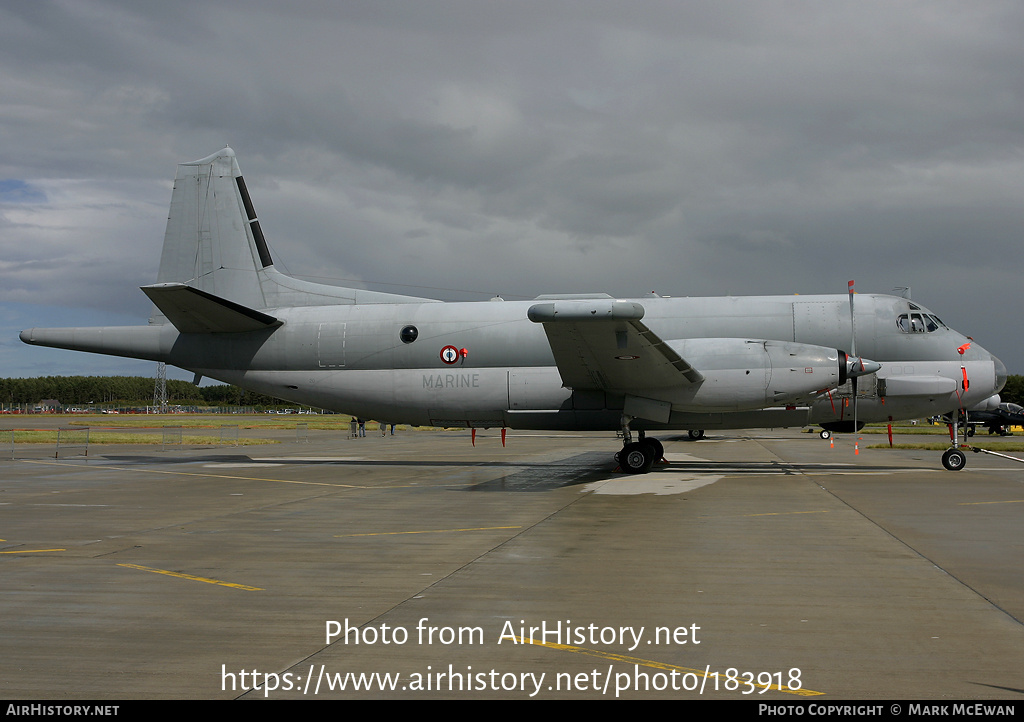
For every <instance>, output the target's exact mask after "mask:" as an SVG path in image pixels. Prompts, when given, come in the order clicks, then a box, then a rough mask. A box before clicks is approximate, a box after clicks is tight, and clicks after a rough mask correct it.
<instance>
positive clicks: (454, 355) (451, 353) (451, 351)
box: [441, 346, 459, 366]
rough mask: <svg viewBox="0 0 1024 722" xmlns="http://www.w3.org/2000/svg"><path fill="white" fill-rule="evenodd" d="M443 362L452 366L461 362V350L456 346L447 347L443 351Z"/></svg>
mask: <svg viewBox="0 0 1024 722" xmlns="http://www.w3.org/2000/svg"><path fill="white" fill-rule="evenodd" d="M441 360H442V361H444V362H445V363H446V364H448V365H449V366H451V365H452V364H453V363H456V362H457V361H458V360H459V350H458V349H457V348H455V347H454V346H445V347H444V348H443V349H441Z"/></svg>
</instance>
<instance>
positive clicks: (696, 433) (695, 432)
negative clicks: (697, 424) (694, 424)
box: [687, 429, 704, 441]
mask: <svg viewBox="0 0 1024 722" xmlns="http://www.w3.org/2000/svg"><path fill="white" fill-rule="evenodd" d="M687 433H688V434H689V435H690V438H691V439H692V440H694V441H697V440H698V439H703V438H704V429H690V430H689V431H688V432H687Z"/></svg>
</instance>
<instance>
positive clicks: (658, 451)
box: [615, 416, 665, 474]
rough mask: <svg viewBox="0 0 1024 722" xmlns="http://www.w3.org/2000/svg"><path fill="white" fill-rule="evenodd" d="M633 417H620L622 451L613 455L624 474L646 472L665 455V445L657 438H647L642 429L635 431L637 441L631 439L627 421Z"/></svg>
mask: <svg viewBox="0 0 1024 722" xmlns="http://www.w3.org/2000/svg"><path fill="white" fill-rule="evenodd" d="M632 420H633V419H632V418H630V417H628V416H623V417H622V451H620V452H619V453H617V454H616V455H615V460H616V461H617V462H619V468H620V469H622V471H623V472H624V473H626V474H646V473H647V472H648V471H650V470H651V467H652V466H653V465H654V463H655V462H656V461H660V460H661V459H662V458H664V456H665V446H664V445H663V444H662V443H661V442H660V441H658V440H657V439H648V438H647V436H646V434H645V433H644V432H643V431H638V432H637V437H638V439H639V440H638V441H633V432H632V431H630V428H629V422H630V421H632Z"/></svg>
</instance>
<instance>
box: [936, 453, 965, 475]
mask: <svg viewBox="0 0 1024 722" xmlns="http://www.w3.org/2000/svg"><path fill="white" fill-rule="evenodd" d="M942 465H943V466H944V467H946V468H947V469H949V470H950V471H960V470H961V469H962V468H964V467H965V466H967V455H966V454H964V452H962V451H960V449H946V453H944V454H943V455H942Z"/></svg>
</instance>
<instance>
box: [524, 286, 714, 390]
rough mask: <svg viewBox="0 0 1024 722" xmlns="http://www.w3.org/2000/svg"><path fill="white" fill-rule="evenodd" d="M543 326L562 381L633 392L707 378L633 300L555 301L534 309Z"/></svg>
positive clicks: (577, 386) (576, 386)
mask: <svg viewBox="0 0 1024 722" xmlns="http://www.w3.org/2000/svg"><path fill="white" fill-rule="evenodd" d="M527 316H528V317H529V319H530V320H531V321H533V322H534V323H540V324H543V326H544V333H545V334H547V337H548V343H549V344H550V345H551V351H552V353H554V356H555V364H556V365H557V366H558V373H559V374H560V375H561V377H562V383H563V384H564V385H565V386H566V387H569V388H572V389H595V390H602V391H609V392H612V393H620V394H622V393H629V392H635V391H637V390H639V389H648V388H661V389H665V388H673V387H685V386H690V385H693V384H699V383H700V382H701V381H703V380H704V376H703V375H702V374H701V373H700V372H699V371H697V369H695V368H694V367H693V366H692V365H691V364H689V363H688V362H687V361H686V360H685V359H684V358H682V357H681V356H680V355H679V354H678V353H676V352H675V351H674V350H673V349H672V348H671V347H670V346H669V345H668V344H667V343H665V341H663V340H662V339H661V338H659V337H658V335H657V334H656V333H654V332H653V331H651V329H649V328H648V327H647V326H646V325H645V324H643V323H642V322H641V319H642V318H643V317H644V307H643V306H642V305H640V304H639V303H636V302H633V301H616V300H610V299H609V300H605V299H594V300H587V301H555V302H552V303H538V304H535V305H533V306H531V307H530V310H529V311H528V312H527Z"/></svg>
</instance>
